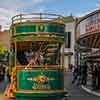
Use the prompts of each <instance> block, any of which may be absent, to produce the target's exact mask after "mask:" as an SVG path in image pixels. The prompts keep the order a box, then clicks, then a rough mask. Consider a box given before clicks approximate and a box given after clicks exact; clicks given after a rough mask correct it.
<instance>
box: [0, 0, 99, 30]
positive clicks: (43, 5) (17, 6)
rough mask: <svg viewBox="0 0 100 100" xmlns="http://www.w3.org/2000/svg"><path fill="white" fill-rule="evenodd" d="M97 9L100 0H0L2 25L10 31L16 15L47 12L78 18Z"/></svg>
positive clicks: (0, 22)
mask: <svg viewBox="0 0 100 100" xmlns="http://www.w3.org/2000/svg"><path fill="white" fill-rule="evenodd" d="M96 9H100V0H0V25H2V29H3V30H4V29H8V28H9V26H10V24H11V18H12V17H13V16H15V15H16V14H22V13H25V14H28V13H35V12H38V13H43V12H46V13H54V14H60V15H63V16H69V15H73V16H77V17H78V16H84V15H86V14H88V13H90V12H92V11H94V10H96Z"/></svg>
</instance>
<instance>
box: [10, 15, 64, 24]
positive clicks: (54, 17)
mask: <svg viewBox="0 0 100 100" xmlns="http://www.w3.org/2000/svg"><path fill="white" fill-rule="evenodd" d="M62 19H63V16H61V15H57V14H48V13H31V14H19V15H16V16H13V17H12V24H15V23H19V22H27V21H30V22H31V21H54V20H59V21H61V20H62ZM62 21H63V20H62Z"/></svg>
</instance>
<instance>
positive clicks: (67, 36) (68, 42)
mask: <svg viewBox="0 0 100 100" xmlns="http://www.w3.org/2000/svg"><path fill="white" fill-rule="evenodd" d="M64 42H65V48H70V47H71V46H70V45H71V32H65V37H64Z"/></svg>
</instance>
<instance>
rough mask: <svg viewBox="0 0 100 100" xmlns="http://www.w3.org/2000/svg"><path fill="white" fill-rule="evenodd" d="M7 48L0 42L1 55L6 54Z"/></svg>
mask: <svg viewBox="0 0 100 100" xmlns="http://www.w3.org/2000/svg"><path fill="white" fill-rule="evenodd" d="M6 53H7V49H6V48H5V47H4V46H3V45H2V44H1V43H0V56H5V54H6Z"/></svg>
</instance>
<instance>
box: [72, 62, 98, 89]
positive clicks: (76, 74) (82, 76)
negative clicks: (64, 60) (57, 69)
mask: <svg viewBox="0 0 100 100" xmlns="http://www.w3.org/2000/svg"><path fill="white" fill-rule="evenodd" d="M71 68H72V67H71ZM88 69H90V72H89V71H88ZM72 72H73V79H72V84H77V85H87V81H88V79H87V77H88V76H89V77H91V87H92V89H93V90H98V89H100V64H99V63H90V64H89V65H88V64H87V62H85V63H84V64H82V65H80V66H77V67H73V68H72Z"/></svg>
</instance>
